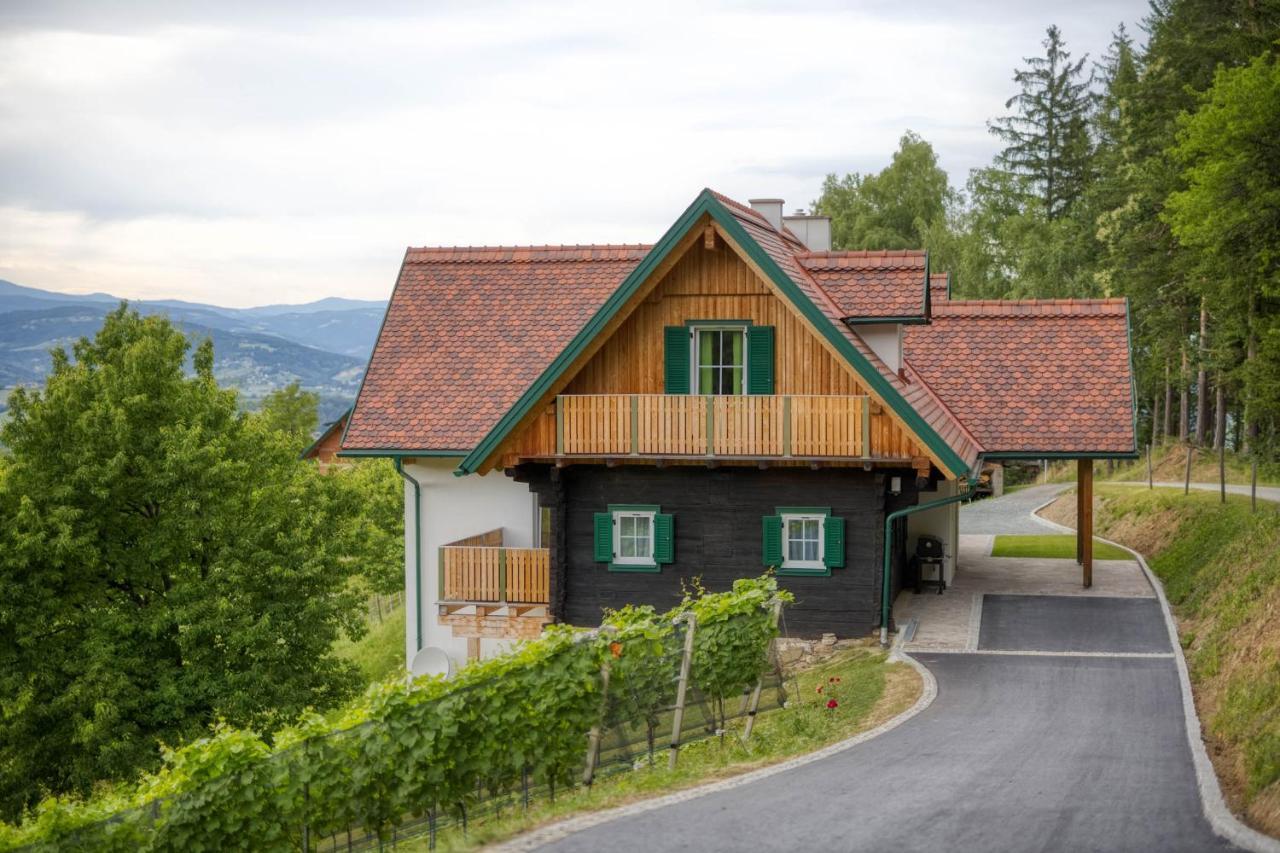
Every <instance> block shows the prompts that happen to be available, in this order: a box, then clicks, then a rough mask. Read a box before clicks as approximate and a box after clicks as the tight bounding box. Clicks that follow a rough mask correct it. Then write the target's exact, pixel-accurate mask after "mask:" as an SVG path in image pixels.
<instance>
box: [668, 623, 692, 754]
mask: <svg viewBox="0 0 1280 853" xmlns="http://www.w3.org/2000/svg"><path fill="white" fill-rule="evenodd" d="M684 621H685V624H686V625H688V627H687V628H686V629H685V634H684V655H683V656H682V657H681V658H680V682H679V684H678V685H677V686H676V709H675V713H674V714H672V715H671V753H670V758H668V759H667V769H669V770H675V769H676V758H677V756H679V754H680V729H681V727H682V726H683V725H684V697H685V693H686V692H687V691H688V689H689V666H690V664H691V663H692V662H693V632H694V631H695V630H697V627H698V617H696V616H694V615H693V614H692V613H686V614H685V616H684Z"/></svg>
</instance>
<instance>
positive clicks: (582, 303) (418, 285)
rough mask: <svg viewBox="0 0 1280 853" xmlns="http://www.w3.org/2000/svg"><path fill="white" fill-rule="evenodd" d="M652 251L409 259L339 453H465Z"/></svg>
mask: <svg viewBox="0 0 1280 853" xmlns="http://www.w3.org/2000/svg"><path fill="white" fill-rule="evenodd" d="M648 251H649V247H648V246H499V247H493V248H444V249H409V250H408V251H407V252H405V258H404V265H403V266H402V267H401V270H400V278H399V280H398V281H397V282H396V288H395V291H394V292H393V293H392V294H391V302H390V304H389V305H388V306H387V316H386V320H385V321H384V322H383V326H382V331H381V333H380V334H379V335H378V343H377V345H376V347H375V348H374V351H373V356H372V357H371V358H370V360H369V369H368V372H367V373H366V375H365V379H364V385H363V386H362V387H361V389H360V396H359V399H357V401H356V407H355V414H354V415H353V417H352V419H351V424H350V426H349V427H348V428H347V434H346V437H345V439H344V441H343V447H344V449H347V450H351V449H361V450H462V451H466V450H470V449H471V448H472V447H474V446H475V445H476V443H477V442H479V441H480V439H481V438H483V437H484V435H485V433H487V432H488V431H489V430H490V429H491V428H492V427H493V425H494V423H495V422H496V421H497V420H498V418H500V417H501V416H502V415H503V414H504V413H505V412H506V411H507V409H509V408H510V407H511V406H512V404H514V403H515V401H516V400H517V399H518V398H519V396H520V395H521V394H522V393H523V392H524V390H525V389H526V388H527V387H528V386H529V384H530V383H532V382H533V380H534V379H536V378H537V377H538V374H540V373H541V372H542V371H543V369H544V368H546V366H547V364H549V363H550V362H551V360H552V359H553V358H555V356H556V355H557V354H559V352H560V350H562V349H564V347H565V345H566V344H568V342H569V340H570V338H572V337H573V335H574V334H575V333H576V332H577V331H578V330H579V329H580V328H582V325H583V323H585V322H586V321H587V319H588V318H589V317H590V316H591V314H592V313H593V312H594V311H595V310H596V309H597V308H598V307H599V306H600V303H602V302H604V300H605V299H606V298H607V297H608V296H609V294H610V293H612V292H613V291H614V290H615V289H616V288H617V287H618V285H619V284H621V282H622V280H623V279H624V278H625V277H626V275H627V273H629V272H631V270H632V269H634V268H635V266H636V264H638V263H639V262H640V260H641V259H642V258H643V257H644V256H645V255H646V254H647V253H648Z"/></svg>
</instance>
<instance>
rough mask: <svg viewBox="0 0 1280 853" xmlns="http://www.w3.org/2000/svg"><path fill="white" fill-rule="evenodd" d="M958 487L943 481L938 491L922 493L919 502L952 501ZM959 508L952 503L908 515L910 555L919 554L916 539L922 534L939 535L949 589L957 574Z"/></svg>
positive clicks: (943, 567) (954, 482)
mask: <svg viewBox="0 0 1280 853" xmlns="http://www.w3.org/2000/svg"><path fill="white" fill-rule="evenodd" d="M957 488H958V484H957V482H956V481H955V480H943V481H941V482H939V483H938V487H937V489H935V490H934V491H930V492H921V493H920V503H922V504H925V503H929V502H930V501H936V500H940V499H942V498H949V497H952V496H953V495H956V494H958V492H957V491H956V489H957ZM959 534H960V505H959V504H949V505H947V506H940V507H938V508H936V509H927V510H925V511H924V512H917V513H916V514H915V515H909V516H907V554H908V555H911V554H914V553H915V552H916V539H918V538H919V537H920V536H922V535H929V536H936V537H938V538H939V539H941V540H942V545H943V554H944V556H943V563H942V571H943V578H944V579H945V580H946V582H947V586H951V581H952V579H953V578H954V577H955V573H956V551H957V547H958V545H959V543H960V539H959Z"/></svg>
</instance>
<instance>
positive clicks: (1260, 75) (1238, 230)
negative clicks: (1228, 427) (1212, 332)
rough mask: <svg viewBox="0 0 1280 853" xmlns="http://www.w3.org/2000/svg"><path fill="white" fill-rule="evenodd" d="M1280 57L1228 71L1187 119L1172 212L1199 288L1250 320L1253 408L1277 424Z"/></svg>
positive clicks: (1248, 369) (1248, 387)
mask: <svg viewBox="0 0 1280 853" xmlns="http://www.w3.org/2000/svg"><path fill="white" fill-rule="evenodd" d="M1277 140H1280V64H1278V63H1277V62H1276V57H1275V56H1274V55H1273V54H1271V53H1266V54H1263V55H1262V56H1259V57H1257V58H1255V59H1254V60H1253V61H1252V62H1250V63H1249V64H1248V65H1246V66H1243V67H1240V68H1233V69H1226V68H1224V69H1221V70H1220V71H1219V72H1218V73H1217V75H1216V76H1215V78H1214V84H1213V86H1212V88H1210V89H1209V91H1208V92H1207V93H1206V95H1205V98H1204V102H1203V104H1202V105H1201V106H1200V108H1199V109H1198V110H1196V111H1195V112H1194V113H1192V114H1189V115H1187V116H1186V117H1185V118H1184V120H1183V121H1182V125H1181V131H1180V132H1179V134H1178V144H1177V145H1176V146H1175V147H1174V149H1173V153H1174V155H1175V156H1176V158H1177V160H1178V162H1179V163H1180V164H1181V165H1182V166H1183V167H1184V172H1183V178H1184V180H1185V182H1186V188H1185V189H1183V190H1180V191H1178V192H1175V193H1173V194H1172V195H1170V197H1169V199H1168V202H1167V205H1166V207H1165V210H1164V218H1165V220H1166V221H1167V222H1168V223H1169V225H1170V226H1171V228H1172V229H1173V233H1174V236H1175V237H1177V239H1178V241H1179V243H1181V244H1182V246H1184V247H1187V248H1189V249H1192V250H1194V251H1196V252H1197V253H1199V256H1200V260H1201V264H1202V266H1203V269H1204V271H1205V273H1206V274H1205V275H1202V276H1200V277H1198V280H1197V284H1198V289H1199V290H1200V292H1201V293H1202V294H1204V295H1205V296H1206V298H1207V299H1208V300H1209V302H1210V303H1211V304H1212V305H1213V306H1214V307H1215V308H1216V309H1218V311H1219V313H1221V314H1224V315H1229V316H1233V317H1236V318H1243V319H1244V320H1245V334H1246V336H1247V337H1248V338H1249V339H1250V341H1251V342H1254V343H1253V344H1252V345H1251V347H1250V351H1251V352H1253V354H1254V355H1253V358H1252V359H1250V360H1249V362H1248V363H1247V364H1246V365H1245V370H1244V371H1243V377H1242V378H1243V380H1244V387H1245V392H1246V399H1247V401H1248V404H1249V409H1250V412H1249V416H1250V419H1251V420H1254V421H1255V422H1257V420H1258V419H1260V418H1261V419H1265V422H1266V424H1267V432H1271V431H1273V430H1274V425H1275V423H1276V421H1275V415H1276V414H1277V412H1276V409H1277V407H1278V406H1280V404H1276V403H1275V398H1271V399H1268V397H1267V392H1268V391H1269V390H1271V389H1273V388H1275V387H1276V385H1277V382H1276V379H1275V377H1276V376H1277V375H1280V362H1277V363H1268V361H1269V357H1274V349H1275V347H1272V346H1269V345H1267V346H1264V347H1263V349H1262V350H1261V352H1259V350H1258V347H1257V343H1256V342H1257V341H1263V342H1265V343H1266V344H1269V343H1270V337H1271V335H1272V334H1273V331H1274V330H1273V325H1274V319H1275V318H1274V317H1273V316H1272V313H1273V312H1269V311H1268V308H1267V306H1268V305H1271V304H1273V302H1272V300H1274V299H1276V298H1277V297H1280V142H1278V141H1277Z"/></svg>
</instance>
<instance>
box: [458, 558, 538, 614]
mask: <svg viewBox="0 0 1280 853" xmlns="http://www.w3.org/2000/svg"><path fill="white" fill-rule="evenodd" d="M550 583H551V552H550V551H549V550H548V549H546V548H492V547H483V546H476V545H446V546H444V547H443V548H441V549H440V600H441V601H453V602H476V603H490V602H492V603H497V604H546V603H547V602H548V601H549V600H550V596H549V592H550Z"/></svg>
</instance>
